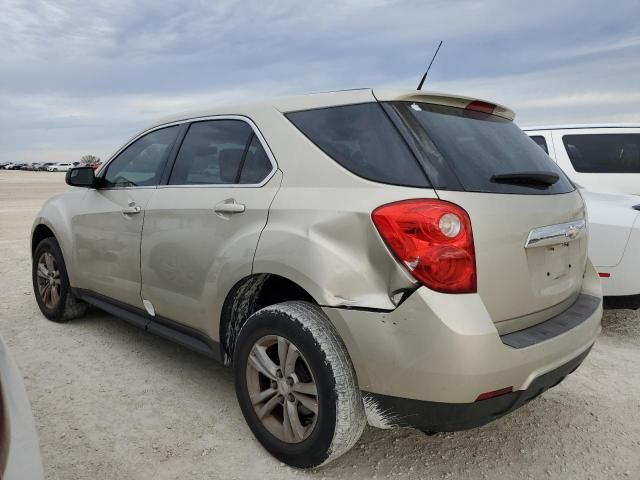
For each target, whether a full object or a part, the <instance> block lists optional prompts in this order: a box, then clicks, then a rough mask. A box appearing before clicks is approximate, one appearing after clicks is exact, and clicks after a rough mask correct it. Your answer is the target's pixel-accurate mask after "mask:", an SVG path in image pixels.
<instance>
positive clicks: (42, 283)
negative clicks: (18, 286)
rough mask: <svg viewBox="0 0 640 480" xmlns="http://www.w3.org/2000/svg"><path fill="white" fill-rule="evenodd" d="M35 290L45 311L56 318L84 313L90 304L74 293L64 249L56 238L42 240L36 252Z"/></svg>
mask: <svg viewBox="0 0 640 480" xmlns="http://www.w3.org/2000/svg"><path fill="white" fill-rule="evenodd" d="M31 278H32V281H33V293H34V294H35V297H36V301H37V302H38V307H40V311H41V312H42V314H43V315H44V316H45V317H47V318H48V319H49V320H51V321H54V322H67V321H69V320H72V319H74V318H77V317H80V316H82V315H83V314H84V313H85V312H86V310H87V304H86V303H84V302H82V301H80V300H78V299H77V298H75V297H74V295H73V292H72V291H71V285H70V284H69V277H68V276H67V268H66V266H65V263H64V257H63V256H62V251H61V250H60V246H59V245H58V242H57V241H56V239H55V238H53V237H49V238H45V239H44V240H42V241H41V242H40V243H39V244H38V246H37V247H36V250H35V252H34V254H33V263H32V266H31Z"/></svg>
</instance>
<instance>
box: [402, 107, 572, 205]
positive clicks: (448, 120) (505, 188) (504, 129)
mask: <svg viewBox="0 0 640 480" xmlns="http://www.w3.org/2000/svg"><path fill="white" fill-rule="evenodd" d="M394 106H395V108H396V109H397V110H398V112H399V114H400V115H401V116H404V117H405V118H406V117H412V118H413V119H415V120H417V125H416V122H415V121H413V122H412V121H407V122H406V124H407V125H408V126H409V127H410V128H413V129H414V131H415V130H416V129H418V130H422V131H417V132H415V135H416V137H418V138H420V137H423V136H424V134H425V133H426V136H427V137H428V139H429V141H430V142H432V143H433V145H434V146H435V150H436V152H435V153H433V152H432V153H431V158H430V160H431V161H432V163H434V165H438V168H439V169H444V168H450V169H451V170H452V172H453V175H454V176H455V178H456V179H457V182H458V183H457V184H456V182H453V181H451V180H450V175H441V176H440V177H438V180H434V179H433V178H432V183H433V184H434V187H436V188H441V189H447V190H465V191H471V192H487V193H516V194H542V195H544V194H557V193H567V192H571V191H573V190H574V187H573V184H572V183H571V182H570V181H569V179H568V178H567V177H566V175H564V173H563V172H562V170H561V169H560V168H559V167H558V166H557V165H556V164H555V162H554V161H553V160H551V159H550V158H549V156H548V155H547V154H546V153H545V152H544V151H543V150H542V149H541V148H539V147H538V146H537V145H536V144H535V143H534V142H532V141H531V140H530V139H529V137H528V136H527V134H525V133H524V132H523V131H522V130H520V129H519V128H518V127H517V126H516V125H515V124H514V123H513V122H511V121H510V120H507V119H505V118H502V117H498V116H496V115H490V114H486V113H480V112H475V111H469V110H465V109H461V108H455V107H447V106H442V105H433V104H426V103H409V102H395V103H394ZM409 120H411V119H409ZM423 143H424V141H423ZM430 151H433V149H430ZM523 172H527V173H528V172H552V173H555V174H557V175H558V176H559V179H558V181H557V182H555V183H554V184H553V185H550V186H545V187H541V186H540V185H528V184H524V183H521V184H508V183H496V182H495V181H493V180H492V177H493V176H494V175H505V174H514V173H523ZM430 178H431V177H430Z"/></svg>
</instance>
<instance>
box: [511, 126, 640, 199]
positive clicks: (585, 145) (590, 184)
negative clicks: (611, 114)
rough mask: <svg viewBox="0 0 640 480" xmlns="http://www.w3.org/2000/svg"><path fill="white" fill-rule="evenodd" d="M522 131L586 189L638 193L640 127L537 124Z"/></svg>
mask: <svg viewBox="0 0 640 480" xmlns="http://www.w3.org/2000/svg"><path fill="white" fill-rule="evenodd" d="M524 131H525V132H526V133H527V134H528V135H529V136H530V137H531V138H532V139H533V141H535V142H536V143H537V144H538V145H540V147H542V148H543V149H544V150H545V151H546V152H547V153H548V154H549V156H550V157H551V158H553V159H554V160H555V161H556V162H557V163H558V165H559V166H560V167H561V168H562V170H564V171H565V173H566V174H567V175H568V176H569V178H571V179H572V180H573V181H575V182H576V183H578V184H580V185H581V186H583V187H584V188H586V189H587V190H591V191H594V192H606V193H626V194H630V195H640V126H636V125H566V126H554V127H542V126H538V127H526V128H524Z"/></svg>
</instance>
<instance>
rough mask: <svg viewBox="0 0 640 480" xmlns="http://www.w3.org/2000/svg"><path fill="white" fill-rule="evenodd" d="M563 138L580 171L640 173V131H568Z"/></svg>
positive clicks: (576, 167) (576, 168) (574, 164)
mask: <svg viewBox="0 0 640 480" xmlns="http://www.w3.org/2000/svg"><path fill="white" fill-rule="evenodd" d="M562 142H563V143H564V146H565V148H566V150H567V154H568V155H569V160H571V164H572V165H573V168H574V169H575V171H576V172H584V173H640V134H637V133H602V134H588V135H564V136H563V137H562Z"/></svg>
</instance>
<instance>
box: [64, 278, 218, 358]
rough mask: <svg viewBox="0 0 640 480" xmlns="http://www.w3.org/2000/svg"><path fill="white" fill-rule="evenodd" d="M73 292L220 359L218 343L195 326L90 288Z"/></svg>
mask: <svg viewBox="0 0 640 480" xmlns="http://www.w3.org/2000/svg"><path fill="white" fill-rule="evenodd" d="M73 294H74V295H75V296H76V297H78V298H79V299H80V300H82V301H83V302H87V303H88V304H89V305H93V306H94V307H96V308H99V309H100V310H104V311H105V312H107V313H110V314H111V315H114V316H116V317H118V318H121V319H123V320H125V321H126V322H129V323H130V324H132V325H134V326H136V327H138V328H142V329H143V330H146V331H148V332H151V333H154V334H156V335H159V336H161V337H163V338H166V339H168V340H171V341H173V342H175V343H177V344H179V345H182V346H184V347H187V348H188V349H190V350H193V351H195V352H198V353H201V354H203V355H206V356H207V357H210V358H213V359H215V360H217V361H218V362H221V363H222V353H221V350H220V344H219V343H218V342H216V341H215V340H213V339H211V338H210V337H209V336H208V335H206V334H205V333H203V332H200V331H199V330H196V329H195V328H191V327H187V326H185V325H182V324H179V323H177V322H175V321H173V320H170V319H168V318H164V317H159V316H157V315H156V316H155V317H152V316H151V315H149V314H148V313H147V312H146V311H145V310H143V309H141V308H137V307H132V306H131V305H127V304H126V303H122V302H119V301H117V300H113V299H111V298H109V297H105V296H104V295H100V294H99V293H96V292H93V291H91V290H85V289H83V288H74V289H73Z"/></svg>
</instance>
